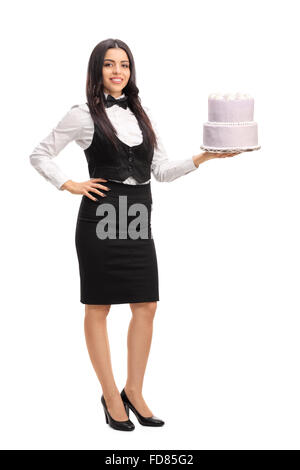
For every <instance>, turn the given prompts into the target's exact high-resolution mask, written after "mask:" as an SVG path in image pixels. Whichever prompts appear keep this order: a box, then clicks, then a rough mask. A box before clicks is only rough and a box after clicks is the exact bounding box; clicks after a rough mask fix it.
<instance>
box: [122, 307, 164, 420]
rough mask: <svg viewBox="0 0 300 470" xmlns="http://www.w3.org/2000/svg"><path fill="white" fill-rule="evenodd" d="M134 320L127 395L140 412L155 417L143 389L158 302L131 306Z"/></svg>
mask: <svg viewBox="0 0 300 470" xmlns="http://www.w3.org/2000/svg"><path fill="white" fill-rule="evenodd" d="M130 308H131V311H132V318H131V320H130V324H129V328H128V337H127V349H128V356H127V382H126V385H125V387H124V388H125V393H126V395H127V396H128V398H129V400H130V401H131V403H132V404H133V406H134V407H135V408H136V409H137V410H138V412H139V413H140V414H141V415H142V416H145V417H150V416H153V413H152V412H151V410H150V408H148V406H147V404H146V402H145V400H144V398H143V396H142V387H143V380H144V374H145V370H146V365H147V361H148V356H149V352H150V346H151V341H152V333H153V319H154V316H155V312H156V309H157V302H143V303H132V304H130Z"/></svg>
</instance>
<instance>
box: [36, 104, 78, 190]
mask: <svg viewBox="0 0 300 470" xmlns="http://www.w3.org/2000/svg"><path fill="white" fill-rule="evenodd" d="M81 113H82V111H81V110H80V108H79V107H78V106H77V105H75V106H72V108H71V109H70V110H69V111H68V112H67V113H66V114H65V115H64V116H63V118H62V119H61V120H60V121H59V122H58V124H57V125H56V127H55V128H53V129H52V131H51V132H50V134H48V135H47V136H46V137H45V138H44V139H43V140H42V141H41V142H40V143H39V144H38V145H37V146H36V147H35V148H34V150H33V152H32V153H31V155H30V156H29V159H30V163H31V165H32V166H33V167H34V168H35V169H36V170H37V171H38V173H40V174H41V175H42V176H43V177H44V178H45V179H46V180H47V181H49V182H50V183H52V184H53V185H54V186H55V187H56V188H57V189H60V190H63V189H65V186H64V183H66V182H68V181H72V180H70V178H69V176H67V175H65V174H64V172H63V171H62V170H61V169H60V168H59V166H58V165H57V164H56V163H55V162H54V161H53V158H54V157H57V155H58V154H59V153H60V152H61V151H62V149H63V148H64V147H65V146H66V145H67V144H68V143H69V142H72V141H73V140H76V139H79V138H80V137H81V132H82V130H83V125H82V115H81Z"/></svg>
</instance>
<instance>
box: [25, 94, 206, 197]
mask: <svg viewBox="0 0 300 470" xmlns="http://www.w3.org/2000/svg"><path fill="white" fill-rule="evenodd" d="M104 95H105V97H106V98H107V96H108V94H107V93H104ZM124 96H125V95H124V93H123V94H122V95H121V96H119V97H118V98H117V99H120V98H122V97H124ZM143 108H144V110H145V112H146V113H147V115H148V117H149V119H150V121H151V124H152V127H153V129H154V132H155V134H156V138H157V144H158V146H157V149H156V148H154V153H153V160H152V163H151V172H152V173H153V175H154V177H155V179H156V180H157V181H161V182H169V181H173V180H175V179H176V178H179V177H180V176H183V175H186V174H187V173H190V172H191V171H193V170H196V169H197V168H198V167H196V165H195V163H194V161H193V158H188V159H185V160H172V161H170V160H169V159H168V156H167V154H166V150H165V148H164V146H163V143H162V140H161V138H160V134H159V132H158V129H157V125H156V123H155V121H154V119H153V117H152V116H151V111H150V109H149V108H148V107H146V106H143ZM105 111H106V113H107V116H108V118H109V119H110V121H111V123H112V124H113V126H114V127H115V129H116V131H117V137H118V138H119V139H120V140H122V141H123V142H124V143H125V144H127V145H129V146H134V145H139V144H141V143H142V141H143V134H142V132H141V129H140V127H139V125H138V121H137V119H136V117H135V115H134V114H133V113H132V111H131V110H130V109H129V107H127V108H126V109H124V108H122V107H121V106H118V105H113V106H111V107H109V108H105ZM93 135H94V121H93V119H92V117H91V115H90V111H89V107H88V105H87V104H86V103H83V104H77V105H74V106H72V107H71V109H70V110H69V111H68V112H67V113H66V114H65V115H64V116H63V118H62V119H61V120H60V121H59V122H58V124H57V125H56V127H55V128H53V129H52V131H51V132H50V134H48V135H47V136H46V137H45V138H44V139H43V140H42V141H41V142H40V143H39V144H38V145H37V146H36V147H35V148H34V150H33V152H32V153H31V155H30V157H29V158H30V163H31V164H32V166H33V167H34V168H35V169H36V170H37V171H38V172H39V173H40V174H41V175H42V176H43V177H44V178H45V179H46V180H47V181H49V182H50V183H52V184H53V185H54V186H55V187H56V188H57V189H61V186H62V185H63V184H64V183H65V182H66V181H68V180H70V179H71V178H70V176H68V175H66V174H65V173H64V172H63V171H62V170H61V169H60V167H59V166H58V165H57V164H56V163H55V162H54V161H53V158H54V157H57V155H58V154H59V153H60V152H61V151H62V150H63V148H64V147H65V146H66V145H67V144H69V143H70V142H72V141H75V142H76V143H77V144H78V145H79V146H80V147H81V148H82V149H83V150H84V149H87V148H88V147H89V146H90V144H91V142H92V139H93ZM112 181H118V180H112ZM149 182H150V180H148V181H146V182H145V183H143V184H147V183H149ZM120 183H124V184H140V183H138V182H137V181H136V180H135V179H134V178H133V177H132V176H129V177H128V178H127V179H126V180H124V181H120Z"/></svg>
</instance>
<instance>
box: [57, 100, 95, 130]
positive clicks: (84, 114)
mask: <svg viewBox="0 0 300 470" xmlns="http://www.w3.org/2000/svg"><path fill="white" fill-rule="evenodd" d="M63 120H64V122H65V123H66V124H68V125H74V126H78V127H84V126H93V120H92V117H91V114H90V110H89V107H88V105H87V103H79V104H74V105H73V106H71V108H69V110H68V111H67V113H66V114H65V116H64V118H63Z"/></svg>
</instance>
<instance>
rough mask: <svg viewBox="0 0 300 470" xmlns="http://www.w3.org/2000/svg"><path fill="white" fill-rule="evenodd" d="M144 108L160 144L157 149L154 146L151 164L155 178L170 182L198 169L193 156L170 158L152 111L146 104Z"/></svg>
mask: <svg viewBox="0 0 300 470" xmlns="http://www.w3.org/2000/svg"><path fill="white" fill-rule="evenodd" d="M144 109H145V111H146V113H147V115H148V116H149V119H150V121H151V124H152V127H153V129H154V132H155V134H156V138H157V144H158V145H157V149H156V148H154V154H153V160H152V165H151V171H152V173H153V175H154V177H155V179H156V180H157V181H160V182H170V181H173V180H175V179H176V178H179V177H180V176H183V175H187V174H188V173H190V172H191V171H194V170H197V166H196V164H195V162H194V160H193V157H190V158H187V159H185V160H169V158H168V155H167V152H166V149H165V148H164V145H163V142H162V139H161V136H160V132H159V130H158V127H157V124H156V121H155V119H154V118H153V115H152V112H151V110H150V109H149V108H148V107H146V106H144Z"/></svg>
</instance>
